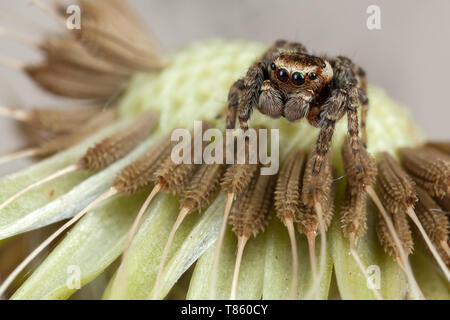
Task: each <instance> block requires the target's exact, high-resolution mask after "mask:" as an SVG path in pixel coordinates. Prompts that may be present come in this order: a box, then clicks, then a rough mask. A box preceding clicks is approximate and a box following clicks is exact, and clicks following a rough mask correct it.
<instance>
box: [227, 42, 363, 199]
mask: <svg viewBox="0 0 450 320" xmlns="http://www.w3.org/2000/svg"><path fill="white" fill-rule="evenodd" d="M360 103H361V104H362V114H361V118H362V119H361V130H362V143H363V145H364V146H365V144H366V140H367V135H366V116H367V107H368V99H367V96H366V81H365V72H364V71H363V69H361V68H360V67H359V66H357V65H356V64H354V63H353V62H352V61H351V60H350V59H349V58H346V57H342V56H338V57H334V58H329V57H317V56H313V55H309V54H307V51H306V48H305V47H304V46H303V45H302V44H300V43H295V42H288V41H283V40H280V41H277V42H276V43H275V44H274V45H272V46H271V47H270V48H269V49H268V50H267V51H266V52H265V53H264V54H263V55H262V56H261V58H259V59H258V60H257V61H256V62H255V63H253V65H252V66H251V67H250V68H249V70H248V72H247V74H246V76H245V77H244V78H242V79H239V80H237V81H236V82H235V83H234V84H233V86H232V87H231V89H230V92H229V96H228V114H227V129H234V127H235V122H236V116H238V117H239V121H240V127H241V129H242V130H244V131H246V130H247V129H248V124H247V121H248V120H249V118H250V116H251V113H252V110H253V108H254V107H256V108H257V109H258V110H259V111H260V112H261V113H263V114H265V115H268V116H270V117H272V118H279V117H281V116H283V117H285V118H286V119H287V120H289V121H295V120H299V119H301V118H304V117H306V118H307V119H308V122H309V123H310V124H311V125H312V126H314V127H318V128H320V134H319V137H318V139H317V142H316V145H315V148H314V152H315V162H314V166H313V176H314V177H317V176H318V174H319V172H320V169H321V166H322V162H323V160H324V158H325V156H326V154H327V152H328V148H329V145H330V143H331V138H332V136H333V132H334V128H335V124H336V121H338V120H340V119H341V118H342V117H343V116H344V115H345V114H346V113H347V119H348V134H349V135H350V138H351V146H352V151H353V155H354V157H355V160H356V163H357V167H356V168H355V169H356V170H357V171H358V172H361V171H362V167H361V161H360V156H359V152H360V151H359V137H358V114H357V108H358V107H359V105H360ZM358 164H359V165H358ZM310 192H311V193H312V192H313V190H310Z"/></svg>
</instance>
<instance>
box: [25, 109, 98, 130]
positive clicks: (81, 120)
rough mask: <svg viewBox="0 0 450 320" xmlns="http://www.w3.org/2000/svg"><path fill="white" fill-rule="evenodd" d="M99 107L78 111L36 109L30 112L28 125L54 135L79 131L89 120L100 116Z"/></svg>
mask: <svg viewBox="0 0 450 320" xmlns="http://www.w3.org/2000/svg"><path fill="white" fill-rule="evenodd" d="M99 112H101V111H100V108H99V107H82V108H77V109H49V108H36V109H33V110H31V111H30V116H29V121H28V123H29V124H31V125H32V126H34V127H35V128H36V129H38V130H42V131H47V132H50V133H53V134H62V133H70V132H74V131H77V130H78V129H79V128H80V127H81V126H82V125H83V124H85V123H86V122H87V121H89V119H91V118H92V117H93V116H95V115H96V114H98V113H99Z"/></svg>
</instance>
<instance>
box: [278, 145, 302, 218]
mask: <svg viewBox="0 0 450 320" xmlns="http://www.w3.org/2000/svg"><path fill="white" fill-rule="evenodd" d="M305 159H306V154H305V153H304V152H302V151H294V152H292V153H291V154H290V155H289V157H288V158H287V159H286V161H285V163H284V165H283V167H282V168H281V171H280V173H279V175H278V178H277V184H276V187H275V192H274V201H275V209H276V211H277V216H278V218H280V219H281V220H282V221H284V220H285V219H291V220H292V221H296V220H297V219H298V215H299V205H300V201H301V199H300V187H301V179H302V174H303V167H304V164H305Z"/></svg>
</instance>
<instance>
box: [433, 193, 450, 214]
mask: <svg viewBox="0 0 450 320" xmlns="http://www.w3.org/2000/svg"><path fill="white" fill-rule="evenodd" d="M434 201H436V202H437V203H438V204H439V206H440V207H441V208H442V209H443V211H444V212H445V213H447V214H449V213H450V194H448V193H447V194H446V195H445V197H443V198H440V197H435V198H434Z"/></svg>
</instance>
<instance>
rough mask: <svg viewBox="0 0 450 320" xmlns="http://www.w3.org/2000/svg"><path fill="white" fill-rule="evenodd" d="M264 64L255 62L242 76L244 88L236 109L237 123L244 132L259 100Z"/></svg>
mask: <svg viewBox="0 0 450 320" xmlns="http://www.w3.org/2000/svg"><path fill="white" fill-rule="evenodd" d="M264 66H265V65H264V63H262V61H257V62H255V63H254V64H253V65H252V66H251V67H250V69H248V72H247V74H246V76H245V78H244V90H243V95H242V100H241V102H240V104H239V109H238V113H239V123H240V126H241V129H242V130H243V131H244V132H245V131H247V130H248V123H247V122H248V120H249V119H250V116H251V115H252V111H253V108H254V107H255V106H257V105H258V102H259V95H260V90H261V87H262V84H263V82H264V69H265V67H264Z"/></svg>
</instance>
